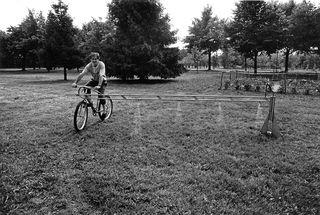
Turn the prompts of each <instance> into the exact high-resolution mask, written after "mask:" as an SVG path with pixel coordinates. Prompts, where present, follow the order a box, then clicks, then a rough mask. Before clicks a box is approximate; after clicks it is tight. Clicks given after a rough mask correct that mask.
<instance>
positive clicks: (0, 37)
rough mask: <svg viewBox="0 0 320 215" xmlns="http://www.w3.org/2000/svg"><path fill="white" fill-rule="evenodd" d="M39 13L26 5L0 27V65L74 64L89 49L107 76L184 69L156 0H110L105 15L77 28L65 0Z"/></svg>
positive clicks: (177, 72)
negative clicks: (15, 20) (13, 21)
mask: <svg viewBox="0 0 320 215" xmlns="http://www.w3.org/2000/svg"><path fill="white" fill-rule="evenodd" d="M51 7H52V9H51V10H50V11H49V13H48V15H47V17H46V18H45V17H44V15H43V13H42V12H39V13H37V12H35V11H33V10H29V13H28V15H27V17H26V18H25V19H23V20H22V22H21V23H20V24H19V25H18V26H11V27H9V28H8V30H7V32H3V31H0V67H2V68H22V70H25V69H26V68H27V67H33V68H34V69H35V68H37V67H39V68H40V67H45V68H46V69H47V70H52V69H54V68H55V67H63V68H64V79H65V80H66V79H67V70H68V69H73V68H80V67H82V66H84V65H85V63H86V62H87V61H88V59H86V56H88V55H89V53H90V52H92V51H96V52H99V53H100V54H101V56H102V59H101V60H102V61H103V62H105V64H106V67H107V72H108V75H109V76H114V77H118V78H121V79H130V78H134V77H138V78H140V79H147V78H148V77H150V76H157V77H161V78H174V77H177V76H179V75H180V74H181V73H182V72H184V71H185V70H184V68H183V66H182V65H181V64H179V63H178V61H179V59H180V55H179V49H178V48H170V47H169V45H171V44H174V43H175V42H176V37H175V35H176V33H177V32H176V31H172V30H171V29H170V18H169V16H168V15H167V14H164V13H163V6H162V5H161V3H160V2H159V1H157V0H151V1H150V0H149V1H147V0H146V1H131V0H121V1H119V0H113V1H112V2H111V3H109V4H108V9H109V13H108V16H107V17H106V21H102V20H101V19H99V20H95V19H93V20H92V21H91V22H89V23H86V24H83V26H82V28H81V29H79V28H77V27H75V26H74V25H73V20H72V18H71V16H70V15H69V14H68V5H66V4H65V3H64V2H63V1H62V0H58V2H57V3H55V4H52V6H51Z"/></svg>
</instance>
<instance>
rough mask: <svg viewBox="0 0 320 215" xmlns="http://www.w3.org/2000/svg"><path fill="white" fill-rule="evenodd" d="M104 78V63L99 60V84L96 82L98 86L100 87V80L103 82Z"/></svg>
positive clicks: (105, 78)
mask: <svg viewBox="0 0 320 215" xmlns="http://www.w3.org/2000/svg"><path fill="white" fill-rule="evenodd" d="M104 80H107V77H106V67H105V65H104V63H103V62H100V71H99V84H98V86H100V87H101V85H102V82H103V81H104Z"/></svg>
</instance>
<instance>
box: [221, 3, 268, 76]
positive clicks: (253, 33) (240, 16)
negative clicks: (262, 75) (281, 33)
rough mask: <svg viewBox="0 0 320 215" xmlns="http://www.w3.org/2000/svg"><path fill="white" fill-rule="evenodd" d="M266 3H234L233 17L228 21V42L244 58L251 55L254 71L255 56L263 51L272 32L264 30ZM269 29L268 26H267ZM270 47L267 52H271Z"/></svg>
mask: <svg viewBox="0 0 320 215" xmlns="http://www.w3.org/2000/svg"><path fill="white" fill-rule="evenodd" d="M266 11H267V4H266V2H265V1H241V2H240V3H236V10H235V11H234V14H235V17H234V20H233V22H231V23H230V25H229V26H228V28H226V30H227V35H228V37H229V38H230V44H232V46H233V47H234V48H235V49H236V50H237V51H238V52H240V53H242V54H243V55H244V56H245V58H247V57H252V58H253V59H254V73H257V57H258V54H259V53H261V52H263V51H265V50H266V47H267V45H268V43H270V44H272V43H271V39H272V36H273V34H271V35H270V32H268V31H266V29H267V28H266V25H268V20H267V18H266V14H267V12H266ZM269 29H270V28H269ZM271 48H272V49H270V50H268V49H269V48H267V52H268V53H271V52H272V50H274V45H273V44H272V46H271Z"/></svg>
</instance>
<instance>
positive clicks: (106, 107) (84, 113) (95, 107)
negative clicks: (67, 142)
mask: <svg viewBox="0 0 320 215" xmlns="http://www.w3.org/2000/svg"><path fill="white" fill-rule="evenodd" d="M88 90H90V93H88ZM91 90H92V91H93V93H94V94H92V93H91ZM77 96H79V97H80V98H82V101H80V102H79V103H78V105H77V106H76V109H75V112H74V121H73V122H74V126H75V129H76V130H77V131H81V130H83V129H84V127H85V126H86V124H87V120H88V107H91V110H92V115H93V116H96V115H98V116H99V118H100V120H101V121H104V120H105V119H109V118H110V116H111V114H112V110H113V103H112V99H111V98H110V97H109V96H108V95H103V94H101V93H100V92H99V91H97V90H95V89H94V88H91V87H88V86H80V87H79V89H78V94H77ZM92 97H96V98H94V99H96V100H97V101H96V102H92V100H93V99H91V98H92ZM101 99H105V101H106V102H105V103H103V104H102V103H101V102H100V100H101ZM94 103H96V104H94Z"/></svg>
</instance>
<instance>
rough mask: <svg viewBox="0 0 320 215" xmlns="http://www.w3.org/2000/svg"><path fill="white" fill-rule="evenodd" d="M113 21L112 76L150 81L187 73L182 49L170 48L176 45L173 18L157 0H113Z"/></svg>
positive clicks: (110, 53) (109, 62)
mask: <svg viewBox="0 0 320 215" xmlns="http://www.w3.org/2000/svg"><path fill="white" fill-rule="evenodd" d="M108 6H109V14H110V21H112V22H113V24H114V26H115V34H114V38H113V39H114V40H113V43H112V46H109V50H108V53H109V56H110V59H109V60H110V61H108V62H107V64H108V65H111V67H112V69H111V75H112V76H115V77H119V78H121V79H128V78H134V76H137V77H138V78H140V79H142V80H143V79H147V78H148V77H149V76H158V77H161V78H174V77H177V76H178V75H180V74H181V73H182V72H183V67H182V65H179V63H178V60H179V49H177V48H168V46H169V45H170V44H173V43H175V42H176V38H175V34H176V31H171V30H170V18H169V16H168V14H164V13H163V7H162V5H161V4H160V2H159V1H157V0H140V1H131V0H113V1H112V2H111V3H110V4H108Z"/></svg>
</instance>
